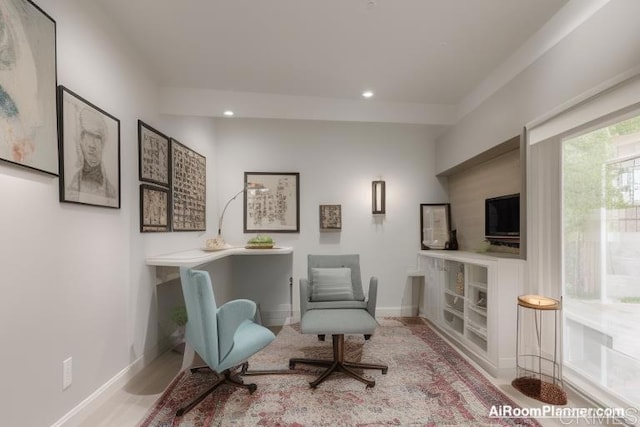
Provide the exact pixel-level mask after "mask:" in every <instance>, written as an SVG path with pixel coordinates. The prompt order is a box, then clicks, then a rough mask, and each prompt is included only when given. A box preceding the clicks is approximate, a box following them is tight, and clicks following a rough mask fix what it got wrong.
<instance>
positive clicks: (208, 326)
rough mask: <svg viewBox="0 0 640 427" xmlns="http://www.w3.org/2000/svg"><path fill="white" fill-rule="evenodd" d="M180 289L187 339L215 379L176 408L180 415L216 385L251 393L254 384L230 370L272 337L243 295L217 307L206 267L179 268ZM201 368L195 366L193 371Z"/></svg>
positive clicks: (253, 303) (269, 341) (243, 362)
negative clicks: (258, 320)
mask: <svg viewBox="0 0 640 427" xmlns="http://www.w3.org/2000/svg"><path fill="white" fill-rule="evenodd" d="M180 279H181V281H182V293H183V295H184V301H185V305H186V308H187V317H188V321H187V325H186V341H187V344H188V345H190V346H191V347H192V348H193V349H194V350H195V351H196V352H197V353H198V355H200V357H201V358H202V360H203V361H204V362H205V363H206V364H207V366H206V367H208V368H210V369H211V370H213V371H214V372H215V373H216V374H217V375H218V379H217V380H216V382H215V383H214V384H212V386H211V387H210V388H209V389H208V390H206V391H205V392H204V393H202V394H201V395H200V396H198V397H197V398H196V399H194V400H193V401H192V402H191V403H189V404H188V405H187V406H184V407H182V408H180V409H178V411H177V412H176V416H182V415H184V414H185V413H186V412H188V411H189V410H191V409H192V408H193V407H195V406H196V405H197V404H198V403H200V402H201V401H202V400H203V399H204V398H205V397H207V396H208V395H209V394H211V393H212V392H213V391H214V390H215V389H216V388H217V387H218V386H219V385H221V384H223V383H225V384H230V385H233V386H236V387H243V388H246V389H248V390H249V393H253V392H254V391H255V390H256V385H255V384H244V383H243V382H242V380H241V379H240V378H239V375H238V374H232V370H233V369H234V368H236V367H238V366H240V365H244V366H243V371H244V370H246V361H247V359H249V357H251V356H252V355H254V354H255V353H257V352H258V351H260V350H262V349H263V348H264V347H266V346H267V345H268V344H269V343H271V341H273V340H274V339H275V335H274V334H273V332H271V331H270V330H269V329H267V328H265V327H264V326H261V325H259V324H257V323H255V322H254V318H255V315H256V303H255V302H253V301H250V300H246V299H238V300H233V301H229V302H227V303H226V304H223V305H222V306H220V307H218V306H217V305H216V300H215V297H214V295H213V287H212V285H211V278H210V277H209V273H208V272H206V271H197V270H192V269H190V268H185V267H181V268H180ZM199 369H201V368H194V369H192V370H191V371H192V372H196V371H197V370H199Z"/></svg>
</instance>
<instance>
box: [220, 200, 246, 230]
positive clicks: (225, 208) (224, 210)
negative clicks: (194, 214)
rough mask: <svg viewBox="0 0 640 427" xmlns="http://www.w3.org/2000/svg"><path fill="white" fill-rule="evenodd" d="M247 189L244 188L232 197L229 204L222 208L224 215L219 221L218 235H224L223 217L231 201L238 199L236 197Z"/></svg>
mask: <svg viewBox="0 0 640 427" xmlns="http://www.w3.org/2000/svg"><path fill="white" fill-rule="evenodd" d="M245 190H246V188H243V189H242V190H240V191H238V192H237V193H236V195H235V196H233V197H232V198H230V199H229V201H228V202H227V204H226V205H224V209H222V215H220V220H219V221H218V236H220V235H222V219H223V218H224V213H225V212H226V211H227V208H228V207H229V203H231V202H233V201H234V200H235V199H236V197H238V196H239V195H240V194H242V193H244V192H245Z"/></svg>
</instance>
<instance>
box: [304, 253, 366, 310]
mask: <svg viewBox="0 0 640 427" xmlns="http://www.w3.org/2000/svg"><path fill="white" fill-rule="evenodd" d="M312 268H350V269H351V285H352V286H353V299H354V300H357V301H364V291H363V290H362V279H361V277H360V255H358V254H348V255H309V256H308V258H307V269H308V271H307V278H308V279H309V284H310V285H311V286H313V274H312V272H311V269H312Z"/></svg>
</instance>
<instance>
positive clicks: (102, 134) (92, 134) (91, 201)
mask: <svg viewBox="0 0 640 427" xmlns="http://www.w3.org/2000/svg"><path fill="white" fill-rule="evenodd" d="M58 101H59V107H58V114H59V126H60V135H59V152H60V201H61V202H70V203H81V204H85V205H94V206H103V207H107V208H116V209H119V208H120V120H118V119H116V118H115V117H113V116H112V115H111V114H109V113H107V112H106V111H104V110H102V109H101V108H99V107H97V106H95V105H93V104H92V103H90V102H89V101H87V100H86V99H84V98H82V97H81V96H80V95H78V94H76V93H74V92H72V91H71V90H69V89H67V88H66V87H64V86H60V87H59V92H58Z"/></svg>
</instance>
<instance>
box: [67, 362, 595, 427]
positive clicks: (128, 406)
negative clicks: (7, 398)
mask: <svg viewBox="0 0 640 427" xmlns="http://www.w3.org/2000/svg"><path fill="white" fill-rule="evenodd" d="M463 357H465V358H466V359H467V360H469V361H470V362H471V363H472V364H474V365H475V363H474V362H473V361H471V360H470V359H468V358H467V357H466V356H464V355H463ZM181 364H182V354H180V353H178V352H175V351H169V352H166V353H164V354H162V355H161V356H160V357H158V358H157V359H156V360H154V361H153V362H152V363H151V364H150V365H149V366H148V367H146V368H145V369H144V370H143V371H141V372H140V373H139V374H138V375H136V376H135V377H134V378H133V379H131V380H130V381H129V382H128V383H127V385H126V386H125V387H124V388H123V389H122V390H119V391H117V392H116V393H114V395H113V396H112V397H111V398H110V399H108V400H107V401H106V402H105V403H103V404H102V405H101V406H100V407H98V408H97V409H96V410H95V411H94V412H92V413H91V414H90V415H88V416H87V417H86V418H85V419H83V420H82V421H81V422H80V423H79V424H77V425H78V426H79V427H135V426H136V425H138V423H140V421H142V419H143V418H144V416H145V415H146V414H147V412H148V411H149V410H150V409H151V408H152V407H153V405H154V403H155V402H156V400H157V399H158V398H159V397H160V396H161V394H162V392H163V391H164V389H165V387H167V385H169V383H170V382H171V380H172V379H173V378H174V377H175V376H176V375H177V374H178V372H179V371H180V367H181ZM475 366H477V365H475ZM478 369H479V370H480V371H481V372H483V371H482V370H481V369H480V368H478ZM487 378H488V379H489V380H491V382H493V384H494V385H495V386H496V387H498V388H499V389H500V390H501V391H502V392H503V393H504V394H506V395H507V396H508V397H509V398H511V399H512V400H513V401H514V402H515V403H516V404H518V405H520V406H521V407H523V408H532V407H541V406H542V404H541V403H540V402H539V401H537V400H535V399H531V398H528V397H526V396H524V395H523V394H521V393H520V392H518V391H517V390H515V389H514V388H513V387H512V386H511V384H510V382H511V379H496V378H492V377H490V376H487ZM568 395H569V405H570V406H573V407H579V408H584V407H590V406H591V405H589V404H588V403H587V402H586V401H584V400H582V399H580V398H579V397H578V396H576V395H574V394H572V393H568ZM539 422H540V424H542V425H543V426H545V427H546V426H550V427H556V426H562V425H564V424H562V423H560V422H559V421H558V420H553V419H543V420H539ZM572 425H577V424H575V423H573V424H572Z"/></svg>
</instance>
